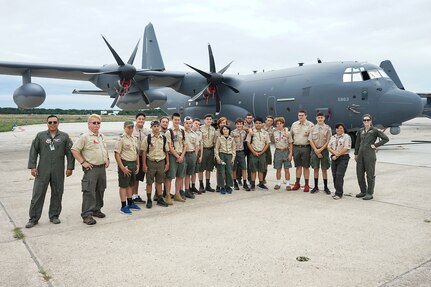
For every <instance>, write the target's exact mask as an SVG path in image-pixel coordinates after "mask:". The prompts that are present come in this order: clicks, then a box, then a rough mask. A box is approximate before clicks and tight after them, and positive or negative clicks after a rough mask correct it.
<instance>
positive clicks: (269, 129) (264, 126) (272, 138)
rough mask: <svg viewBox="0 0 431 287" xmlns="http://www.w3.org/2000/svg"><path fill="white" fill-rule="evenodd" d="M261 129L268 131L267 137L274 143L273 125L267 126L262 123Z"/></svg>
mask: <svg viewBox="0 0 431 287" xmlns="http://www.w3.org/2000/svg"><path fill="white" fill-rule="evenodd" d="M262 129H263V130H265V131H267V132H268V134H269V139H270V140H271V143H274V130H275V128H274V127H273V126H270V127H267V126H266V125H263V127H262Z"/></svg>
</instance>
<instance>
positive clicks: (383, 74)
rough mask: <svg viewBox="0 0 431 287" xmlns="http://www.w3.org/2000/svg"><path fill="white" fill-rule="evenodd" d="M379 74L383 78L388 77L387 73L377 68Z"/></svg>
mask: <svg viewBox="0 0 431 287" xmlns="http://www.w3.org/2000/svg"><path fill="white" fill-rule="evenodd" d="M378 71H379V73H380V75H382V77H383V78H389V76H388V74H386V72H385V71H383V70H382V69H378Z"/></svg>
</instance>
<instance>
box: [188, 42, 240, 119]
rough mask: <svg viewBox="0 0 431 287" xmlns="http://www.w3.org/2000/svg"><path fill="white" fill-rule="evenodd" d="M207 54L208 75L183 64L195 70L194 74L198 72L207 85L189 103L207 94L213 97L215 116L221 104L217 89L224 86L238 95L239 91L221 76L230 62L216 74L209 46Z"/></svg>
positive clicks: (209, 46)
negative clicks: (208, 63)
mask: <svg viewBox="0 0 431 287" xmlns="http://www.w3.org/2000/svg"><path fill="white" fill-rule="evenodd" d="M208 54H209V62H210V72H209V73H207V72H204V71H202V70H199V69H197V68H195V67H193V66H190V65H189V64H186V63H184V64H185V65H187V66H188V67H190V68H191V69H193V70H195V71H196V72H198V73H199V74H201V75H202V76H204V77H205V78H206V79H207V83H208V85H207V86H206V87H205V88H204V89H203V90H202V91H200V92H199V93H197V94H196V95H195V96H194V97H193V98H191V99H190V100H189V101H196V100H197V99H198V98H199V97H200V96H202V95H203V94H205V93H208V92H209V93H211V94H213V95H214V96H215V102H216V114H218V113H220V109H221V103H220V96H219V93H218V88H219V87H220V86H225V87H227V88H229V89H231V90H232V91H233V92H234V93H239V91H238V89H236V88H235V87H233V86H231V85H229V84H228V83H226V81H225V80H226V78H225V77H224V76H223V73H224V72H226V70H227V69H228V68H229V67H230V65H231V64H232V62H230V63H229V64H227V65H226V67H224V68H223V69H221V70H220V71H219V72H216V66H215V61H214V56H213V52H212V49H211V45H210V44H208Z"/></svg>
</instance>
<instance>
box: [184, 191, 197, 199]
mask: <svg viewBox="0 0 431 287" xmlns="http://www.w3.org/2000/svg"><path fill="white" fill-rule="evenodd" d="M184 195H185V197H186V198H191V199H195V195H194V194H193V192H191V191H190V190H188V189H186V191H184Z"/></svg>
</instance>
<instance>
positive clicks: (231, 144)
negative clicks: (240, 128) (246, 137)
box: [214, 136, 236, 160]
mask: <svg viewBox="0 0 431 287" xmlns="http://www.w3.org/2000/svg"><path fill="white" fill-rule="evenodd" d="M220 153H226V154H231V155H232V158H235V157H236V144H235V140H234V139H233V137H231V136H228V137H225V136H220V137H218V138H217V141H216V145H215V149H214V156H215V158H216V159H217V160H221V159H220Z"/></svg>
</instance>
